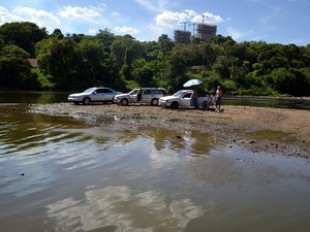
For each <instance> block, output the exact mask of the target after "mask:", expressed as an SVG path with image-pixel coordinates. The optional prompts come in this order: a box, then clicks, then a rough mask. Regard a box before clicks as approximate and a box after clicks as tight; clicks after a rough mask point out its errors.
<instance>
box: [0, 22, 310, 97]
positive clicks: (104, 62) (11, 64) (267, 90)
mask: <svg viewBox="0 0 310 232" xmlns="http://www.w3.org/2000/svg"><path fill="white" fill-rule="evenodd" d="M30 60H32V61H36V62H34V63H32V64H31V62H29V61H30ZM191 78H199V79H201V80H204V81H205V85H204V86H203V87H204V89H205V91H212V92H213V91H214V88H215V87H216V86H217V85H222V87H223V89H224V91H225V93H227V94H233V95H249V94H250V95H269V96H278V95H292V96H309V95H310V44H308V45H307V46H297V45H295V44H289V45H283V44H278V43H272V44H269V43H266V42H264V41H250V42H240V43H237V42H236V41H234V40H233V39H232V38H231V37H230V36H227V37H224V36H222V35H217V36H216V37H214V38H213V39H212V40H211V41H208V42H205V41H201V40H199V39H194V40H193V41H191V42H190V43H175V42H174V41H172V40H171V39H170V38H169V37H168V36H167V35H165V34H163V35H161V36H160V37H159V38H158V40H157V41H147V42H142V41H138V40H136V39H135V38H134V37H132V36H131V35H124V36H118V35H114V34H112V33H110V32H109V30H108V29H105V30H100V31H99V32H98V33H97V34H96V35H94V36H90V35H84V34H67V35H63V34H62V32H61V30H59V29H56V30H54V32H53V33H51V34H48V33H47V31H46V29H45V28H39V27H38V26H37V25H36V24H34V23H30V22H13V23H6V24H3V25H2V26H1V27H0V89H22V90H82V89H85V88H88V87H90V86H108V87H111V88H114V89H117V90H121V91H126V90H129V89H131V88H134V87H138V86H160V87H164V88H166V89H168V90H169V91H170V92H174V91H176V90H178V89H181V88H183V86H182V85H183V83H184V82H186V81H187V80H188V79H191Z"/></svg>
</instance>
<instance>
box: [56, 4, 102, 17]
mask: <svg viewBox="0 0 310 232" xmlns="http://www.w3.org/2000/svg"><path fill="white" fill-rule="evenodd" d="M100 11H101V8H89V7H73V6H65V7H63V9H62V10H61V11H60V12H59V13H58V14H59V15H60V16H61V17H63V18H70V19H79V20H84V21H92V20H93V19H94V18H96V17H100V16H101V14H100Z"/></svg>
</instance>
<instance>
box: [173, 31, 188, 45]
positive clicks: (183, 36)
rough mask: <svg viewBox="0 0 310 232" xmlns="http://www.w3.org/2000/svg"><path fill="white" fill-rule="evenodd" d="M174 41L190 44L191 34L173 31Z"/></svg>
mask: <svg viewBox="0 0 310 232" xmlns="http://www.w3.org/2000/svg"><path fill="white" fill-rule="evenodd" d="M174 41H175V42H176V43H190V42H191V32H189V31H181V30H175V31H174Z"/></svg>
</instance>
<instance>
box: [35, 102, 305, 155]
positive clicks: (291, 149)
mask: <svg viewBox="0 0 310 232" xmlns="http://www.w3.org/2000/svg"><path fill="white" fill-rule="evenodd" d="M29 112H31V113H42V114H48V115H55V116H66V117H73V118H76V119H79V120H85V121H87V122H88V123H106V122H109V123H113V124H114V125H115V126H117V127H121V128H128V129H132V130H138V129H139V128H141V127H155V128H158V129H159V130H178V131H180V130H181V131H188V130H195V131H199V132H203V133H208V134H209V135H211V136H214V137H216V138H219V139H221V140H222V141H223V142H224V143H225V144H227V146H233V145H234V144H237V145H239V146H241V147H244V148H246V149H249V150H250V151H252V152H255V153H256V152H269V153H272V154H279V155H286V156H296V157H302V158H305V159H309V158H310V111H307V110H292V109H279V108H277V109H275V108H267V107H249V106H224V112H222V113H216V112H214V111H213V110H208V111H203V110H194V109H179V110H172V109H166V108H161V107H151V106H146V105H135V106H118V105H114V104H106V105H89V106H84V105H73V104H70V103H57V104H34V105H31V106H30V108H29Z"/></svg>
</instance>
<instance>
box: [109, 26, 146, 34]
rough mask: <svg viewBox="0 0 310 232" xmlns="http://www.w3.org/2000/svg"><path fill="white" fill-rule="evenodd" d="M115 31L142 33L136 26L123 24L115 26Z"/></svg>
mask: <svg viewBox="0 0 310 232" xmlns="http://www.w3.org/2000/svg"><path fill="white" fill-rule="evenodd" d="M114 31H115V32H118V33H120V34H123V35H124V34H130V35H133V34H138V33H140V31H139V30H138V29H136V28H134V27H129V26H122V27H115V28H114Z"/></svg>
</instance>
